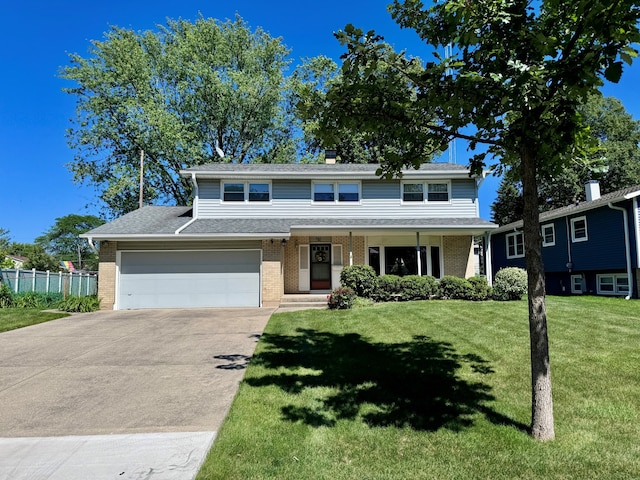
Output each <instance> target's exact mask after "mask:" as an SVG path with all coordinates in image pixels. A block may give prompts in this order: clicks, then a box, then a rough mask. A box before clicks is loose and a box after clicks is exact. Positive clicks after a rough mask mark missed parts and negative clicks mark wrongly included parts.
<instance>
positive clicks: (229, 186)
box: [222, 182, 271, 202]
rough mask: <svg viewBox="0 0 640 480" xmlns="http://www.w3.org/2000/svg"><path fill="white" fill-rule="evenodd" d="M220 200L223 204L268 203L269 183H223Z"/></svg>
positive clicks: (269, 198) (269, 194)
mask: <svg viewBox="0 0 640 480" xmlns="http://www.w3.org/2000/svg"><path fill="white" fill-rule="evenodd" d="M222 191H223V194H222V199H223V200H224V201H225V202H247V201H249V202H268V201H270V200H271V184H269V183H249V182H244V183H226V182H225V183H224V184H223V187H222Z"/></svg>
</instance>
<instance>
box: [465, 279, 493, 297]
mask: <svg viewBox="0 0 640 480" xmlns="http://www.w3.org/2000/svg"><path fill="white" fill-rule="evenodd" d="M467 281H468V282H469V283H470V284H471V287H473V296H472V298H470V300H478V301H482V300H488V299H490V298H491V293H492V292H491V287H490V286H489V282H487V279H486V278H485V277H471V278H467Z"/></svg>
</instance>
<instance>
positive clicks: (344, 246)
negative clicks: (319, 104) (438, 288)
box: [83, 163, 497, 309]
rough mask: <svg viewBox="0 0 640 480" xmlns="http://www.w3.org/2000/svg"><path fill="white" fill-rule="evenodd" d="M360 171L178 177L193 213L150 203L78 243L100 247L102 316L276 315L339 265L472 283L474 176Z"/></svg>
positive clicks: (282, 169)
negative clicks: (226, 309) (287, 299)
mask: <svg viewBox="0 0 640 480" xmlns="http://www.w3.org/2000/svg"><path fill="white" fill-rule="evenodd" d="M377 168H378V166H377V165H366V164H223V163H216V164H209V165H204V166H198V167H193V168H189V169H186V170H184V171H182V172H181V175H183V176H185V177H188V178H190V179H191V181H192V183H193V188H194V198H193V206H184V207H161V206H146V207H143V208H141V209H139V210H137V211H134V212H132V213H129V214H127V215H125V216H123V217H121V218H119V219H116V220H115V221H113V222H111V223H108V224H105V225H102V226H100V227H98V228H96V229H94V230H91V231H90V232H87V233H86V234H84V235H83V237H85V238H87V239H89V241H90V242H93V241H99V242H100V272H99V275H100V277H99V278H100V281H99V296H100V297H101V298H102V307H103V308H107V309H111V308H114V309H133V308H177V307H214V306H263V305H264V306H277V305H278V304H279V302H280V300H281V297H282V296H283V295H284V294H285V293H309V292H328V291H330V290H331V289H332V288H335V287H337V286H338V285H339V281H340V272H341V270H342V268H343V267H344V266H345V265H352V264H368V265H371V266H372V267H373V268H374V269H375V271H376V272H378V273H379V274H389V273H394V274H418V275H433V276H434V277H437V278H440V277H442V276H444V275H456V276H460V277H469V276H473V274H474V243H473V239H474V236H478V235H485V234H486V233H487V231H488V230H491V229H492V228H495V227H497V226H496V225H495V224H493V223H490V222H488V221H485V220H482V219H480V218H479V207H478V187H479V185H480V183H481V182H482V178H478V177H472V176H470V175H469V169H468V168H466V167H463V166H460V165H454V164H448V163H431V164H425V165H423V166H422V167H421V168H420V169H419V170H406V171H404V172H403V175H402V177H401V178H398V179H391V180H385V179H380V178H379V176H377V175H376V169H377Z"/></svg>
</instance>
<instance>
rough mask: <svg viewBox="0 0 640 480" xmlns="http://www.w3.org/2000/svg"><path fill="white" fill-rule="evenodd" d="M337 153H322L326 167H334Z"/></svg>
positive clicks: (333, 151) (330, 151) (327, 151)
mask: <svg viewBox="0 0 640 480" xmlns="http://www.w3.org/2000/svg"><path fill="white" fill-rule="evenodd" d="M336 156H337V152H336V151H335V150H325V151H324V163H326V164H327V165H335V163H336Z"/></svg>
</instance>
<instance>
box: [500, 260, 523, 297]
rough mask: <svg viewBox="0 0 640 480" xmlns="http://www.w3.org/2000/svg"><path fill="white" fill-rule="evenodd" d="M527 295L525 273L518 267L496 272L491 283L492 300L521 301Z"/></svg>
mask: <svg viewBox="0 0 640 480" xmlns="http://www.w3.org/2000/svg"><path fill="white" fill-rule="evenodd" d="M525 293H527V272H526V270H524V269H522V268H518V267H507V268H502V269H500V270H498V273H496V278H495V280H494V281H493V299H494V300H501V301H507V300H521V299H522V297H523V295H524V294H525Z"/></svg>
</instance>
